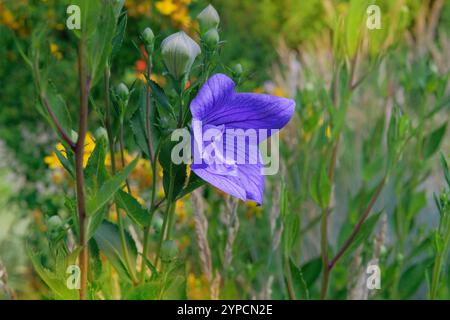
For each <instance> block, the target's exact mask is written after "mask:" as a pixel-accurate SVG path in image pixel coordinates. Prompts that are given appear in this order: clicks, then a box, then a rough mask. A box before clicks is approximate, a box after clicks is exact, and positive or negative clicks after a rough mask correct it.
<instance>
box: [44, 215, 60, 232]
mask: <svg viewBox="0 0 450 320" xmlns="http://www.w3.org/2000/svg"><path fill="white" fill-rule="evenodd" d="M62 225H63V221H62V219H61V218H60V217H59V216H58V215H55V216H51V217H50V218H48V220H47V227H48V230H49V231H52V230H57V229H59V228H61V227H62Z"/></svg>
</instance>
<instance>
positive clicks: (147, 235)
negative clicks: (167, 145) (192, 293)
mask: <svg viewBox="0 0 450 320" xmlns="http://www.w3.org/2000/svg"><path fill="white" fill-rule="evenodd" d="M160 150H161V142H160V143H158V146H157V147H156V151H155V159H154V161H153V162H152V173H153V176H152V194H151V200H150V203H151V205H150V218H149V221H148V225H147V226H146V227H145V228H144V247H143V250H142V264H141V279H140V281H141V283H144V280H145V270H146V268H145V259H147V255H148V247H149V244H150V229H151V224H152V220H153V216H154V215H155V211H156V205H155V199H156V176H157V173H156V164H157V163H158V160H157V159H158V156H159V152H160Z"/></svg>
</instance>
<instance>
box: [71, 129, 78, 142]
mask: <svg viewBox="0 0 450 320" xmlns="http://www.w3.org/2000/svg"><path fill="white" fill-rule="evenodd" d="M70 137H71V138H72V141H77V140H78V132H76V131H75V130H71V131H70Z"/></svg>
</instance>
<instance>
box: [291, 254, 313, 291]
mask: <svg viewBox="0 0 450 320" xmlns="http://www.w3.org/2000/svg"><path fill="white" fill-rule="evenodd" d="M289 267H290V268H291V275H292V281H293V283H294V290H295V294H296V296H297V297H302V298H303V299H309V289H308V285H307V283H306V281H305V278H304V277H303V272H302V270H301V268H300V267H297V266H296V265H295V263H294V261H292V259H289Z"/></svg>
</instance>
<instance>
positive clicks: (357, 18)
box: [346, 0, 368, 58]
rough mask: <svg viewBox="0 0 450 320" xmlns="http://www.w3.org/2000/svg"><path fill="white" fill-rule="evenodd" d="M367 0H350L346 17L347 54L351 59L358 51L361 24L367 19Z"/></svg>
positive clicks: (362, 27)
mask: <svg viewBox="0 0 450 320" xmlns="http://www.w3.org/2000/svg"><path fill="white" fill-rule="evenodd" d="M367 7H368V1H367V0H352V1H351V2H350V9H349V12H348V14H347V17H346V36H347V37H346V40H347V41H346V44H347V54H348V55H349V56H350V57H351V58H352V57H354V56H355V54H356V51H357V50H358V47H359V43H360V41H361V38H362V31H363V30H364V27H365V26H363V23H364V21H365V19H366V17H367V15H366V10H367Z"/></svg>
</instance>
